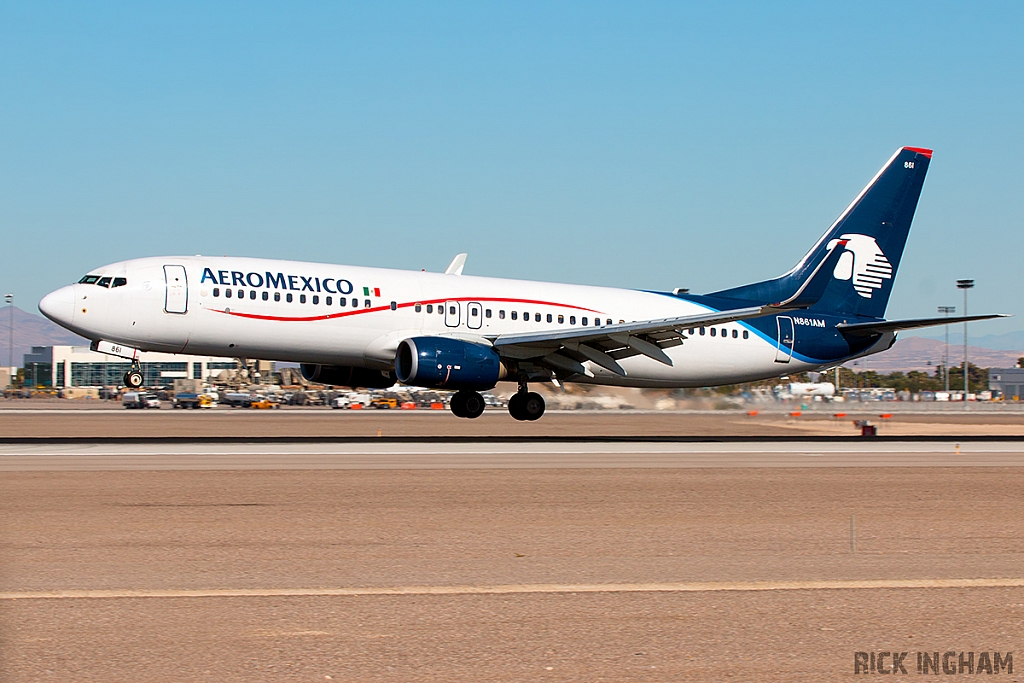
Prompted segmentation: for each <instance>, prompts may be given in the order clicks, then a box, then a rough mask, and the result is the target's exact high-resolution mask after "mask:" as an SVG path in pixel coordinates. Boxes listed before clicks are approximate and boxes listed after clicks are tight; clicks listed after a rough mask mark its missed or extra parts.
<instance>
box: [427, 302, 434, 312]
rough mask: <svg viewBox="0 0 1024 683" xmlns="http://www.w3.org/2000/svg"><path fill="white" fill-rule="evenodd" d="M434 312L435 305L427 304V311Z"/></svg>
mask: <svg viewBox="0 0 1024 683" xmlns="http://www.w3.org/2000/svg"><path fill="white" fill-rule="evenodd" d="M433 312H434V305H433V304H427V313H433Z"/></svg>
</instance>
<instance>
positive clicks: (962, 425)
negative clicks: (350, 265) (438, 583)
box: [0, 401, 1024, 438]
mask: <svg viewBox="0 0 1024 683" xmlns="http://www.w3.org/2000/svg"><path fill="white" fill-rule="evenodd" d="M64 403H69V402H68V401H65V402H64ZM10 405H13V406H17V405H19V403H18V402H17V401H14V402H10ZM971 407H972V408H973V407H974V406H971ZM999 407H1002V406H999ZM1006 408H1007V410H1005V411H1000V410H985V411H943V412H936V413H905V412H893V411H894V409H893V408H891V407H888V406H886V405H885V404H881V403H879V404H868V405H862V406H849V407H834V408H830V409H827V410H818V409H816V410H813V411H800V415H798V416H793V415H790V414H789V413H762V412H759V413H758V414H757V415H748V414H747V412H746V411H740V410H720V411H710V412H700V413H697V412H692V413H673V412H641V411H617V410H606V411H578V412H574V411H566V412H551V413H550V414H545V415H544V417H543V418H541V419H540V420H538V421H536V422H517V421H515V420H513V419H512V418H511V417H509V415H508V413H507V412H505V411H503V410H488V411H486V412H485V413H484V414H483V415H482V416H480V417H479V418H477V419H475V420H465V419H460V418H457V417H455V416H454V415H452V414H451V413H450V412H448V411H432V410H414V411H404V410H400V411H394V410H363V411H352V410H330V409H326V408H312V409H281V410H244V409H229V408H219V409H216V410H172V409H162V410H125V409H112V410H102V409H85V408H82V409H77V410H75V409H67V410H61V409H35V410H18V409H11V408H10V407H9V406H2V405H0V438H2V437H15V438H18V437H39V436H63V437H73V436H77V437H86V438H92V437H104V438H106V437H112V436H152V437H191V436H198V435H203V436H232V437H249V438H262V437H294V436H309V437H328V438H329V437H375V436H377V435H378V434H381V435H383V436H384V437H406V438H408V437H423V436H430V437H448V436H451V437H473V436H478V437H492V436H496V435H497V436H516V437H548V436H563V435H567V434H568V435H575V436H591V437H606V436H621V437H652V436H660V437H665V436H668V437H700V436H709V437H733V436H748V437H772V438H784V437H786V436H803V435H811V436H813V435H817V436H828V437H850V436H856V435H857V434H859V429H857V428H856V427H855V425H854V422H855V421H857V420H869V421H871V422H872V423H873V424H875V425H876V426H877V427H878V432H879V434H880V435H882V436H949V437H967V436H982V435H983V436H1003V437H1022V436H1024V411H1020V410H1017V408H1018V407H1017V406H1006ZM792 412H798V411H792ZM883 415H891V417H882V416H883ZM837 416H839V417H837Z"/></svg>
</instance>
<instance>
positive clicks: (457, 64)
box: [0, 2, 1024, 333]
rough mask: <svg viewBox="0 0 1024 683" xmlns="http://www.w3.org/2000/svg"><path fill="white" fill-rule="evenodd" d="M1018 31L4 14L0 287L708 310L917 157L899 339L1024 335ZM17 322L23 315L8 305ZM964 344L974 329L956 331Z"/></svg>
mask: <svg viewBox="0 0 1024 683" xmlns="http://www.w3.org/2000/svg"><path fill="white" fill-rule="evenodd" d="M1022 29H1024V5H1022V4H1021V3H975V4H967V3H955V4H954V3H949V4H946V3H934V2H930V3H912V2H907V3H891V2H885V3H883V2H877V3H875V2H856V3H849V4H839V3H802V4H801V3H758V4H755V3H695V4H692V5H691V4H685V3H664V4H659V3H618V4H603V3H592V2H591V3H578V4H576V3H549V2H545V3H536V4H529V3H411V4H402V3H365V4H343V3H322V4H309V3H297V2H289V3H279V4H265V3H263V4H261V3H237V4H231V3H196V4H193V5H189V4H188V3H166V4H157V3H149V4H140V3H123V4H116V3H102V2H97V3H42V2H40V3H4V4H3V5H0V226H2V227H0V238H2V244H3V247H4V253H5V254H6V256H7V258H6V259H5V264H4V267H3V269H2V270H0V288H2V289H3V290H4V291H13V292H14V293H15V294H16V295H17V297H18V301H19V303H20V305H21V306H22V307H24V308H28V309H30V310H34V305H35V302H37V301H38V299H39V298H40V297H41V296H42V295H43V294H45V293H46V292H47V291H49V290H51V289H53V288H55V287H57V286H59V285H61V284H65V283H67V282H69V281H72V280H75V279H77V278H78V277H79V276H80V275H81V274H83V273H84V272H86V271H87V270H89V269H90V268H92V267H95V266H98V265H101V264H104V263H109V262H112V261H117V260H121V259H124V258H131V257H136V256H145V255H154V254H164V253H167V254H170V253H185V254H195V253H202V254H238V255H248V256H266V257H282V258H294V259H306V260H319V261H330V262H339V263H354V264H361V265H378V266H393V267H401V268H416V269H418V268H427V269H433V270H442V269H443V268H444V267H445V266H446V265H447V263H448V261H450V260H451V258H452V256H454V254H455V253H457V252H460V251H468V252H469V254H470V256H469V262H468V266H467V271H466V272H467V273H473V274H493V275H499V276H508V277H524V278H530V279H542V280H556V281H566V282H581V283H593V284H605V285H614V286H625V287H636V288H645V289H647V288H658V289H670V288H672V287H676V286H682V287H690V288H691V289H692V290H693V291H698V292H699V291H711V290H714V289H719V288H723V287H727V286H732V285H738V284H741V283H744V282H748V281H754V280H759V279H763V278H766V277H771V276H774V275H777V274H779V273H781V272H783V271H785V270H787V269H788V268H789V267H790V266H791V265H792V264H793V263H795V262H796V260H797V259H798V258H799V257H800V256H801V255H802V254H803V253H804V251H805V250H806V249H807V248H808V247H809V246H810V245H811V244H812V243H813V242H814V241H815V239H816V238H817V237H818V235H819V234H820V233H821V232H823V231H824V230H825V228H826V227H827V226H828V225H829V223H831V222H832V220H834V218H835V217H836V216H837V215H838V214H839V212H840V211H842V209H843V208H844V207H845V206H846V204H847V203H849V201H850V200H851V199H852V198H853V197H854V196H855V195H856V193H857V192H858V191H859V190H860V189H861V187H862V186H863V185H864V184H865V183H866V182H867V181H868V180H869V179H870V178H871V176H872V175H873V174H874V172H875V171H876V170H877V169H878V168H879V167H880V166H881V164H882V163H884V162H885V160H886V159H887V158H888V157H889V156H890V155H891V154H892V152H893V151H894V150H895V149H896V148H897V147H899V146H901V145H912V146H922V147H933V148H934V149H935V157H934V159H933V161H932V165H931V169H930V171H929V177H928V181H927V183H926V185H925V189H924V193H923V195H922V200H921V204H920V206H919V210H918V213H917V218H916V220H915V224H914V230H913V232H912V233H911V237H910V243H909V244H908V247H907V251H906V253H905V255H904V260H903V264H902V266H901V268H900V272H899V277H898V281H897V284H896V289H895V292H894V294H893V298H892V300H891V302H890V306H889V311H888V315H889V316H890V317H909V316H921V315H931V314H933V313H934V312H935V307H936V306H937V305H940V304H955V305H957V307H958V310H959V308H960V305H961V300H960V296H959V292H957V291H956V289H955V287H954V284H953V281H954V280H955V279H956V278H960V277H973V278H975V279H976V280H977V282H978V286H977V288H976V289H975V290H974V291H973V292H972V294H971V297H972V298H971V312H980V311H1000V312H1008V313H1014V314H1016V315H1017V316H1018V317H1017V318H1014V319H1012V320H1010V321H1006V322H994V323H985V324H979V325H977V326H976V327H977V331H978V333H983V332H990V333H999V332H1008V331H1011V330H1019V329H1024V303H1022V297H1021V296H1020V291H1021V288H1020V273H1021V271H1022V266H1021V259H1020V254H1021V247H1022V246H1024V244H1022V242H1024V237H1022V236H1021V235H1022V231H1021V225H1020V223H1021V215H1022V209H1024V199H1022V197H1024V194H1022V192H1021V187H1022V185H1024V182H1022V181H1024V161H1022V160H1024V154H1022V152H1024V149H1022V146H1024V144H1022V127H1024V123H1022V122H1024V87H1022V74H1024V40H1021V35H1022ZM26 304H29V305H26ZM973 329H974V328H973V327H972V330H973Z"/></svg>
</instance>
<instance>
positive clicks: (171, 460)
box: [0, 439, 1024, 472]
mask: <svg viewBox="0 0 1024 683" xmlns="http://www.w3.org/2000/svg"><path fill="white" fill-rule="evenodd" d="M1020 465H1024V441H965V442H963V443H959V442H956V441H937V442H936V441H922V442H913V441H898V442H888V441H880V440H872V439H844V440H836V441H832V442H829V441H821V442H805V441H799V442H792V441H784V440H771V441H764V442H757V443H752V442H744V443H730V442H726V443H715V442H661V441H657V442H655V441H647V442H645V441H641V440H635V441H615V442H608V443H600V442H598V443H591V442H581V443H574V442H564V441H560V442H543V441H541V442H513V443H501V442H472V441H469V442H466V441H461V440H460V441H457V442H453V443H444V442H423V443H415V442H414V443H407V442H398V443H396V442H388V441H385V440H381V442H380V443H373V442H369V443H302V442H299V443H278V442H271V443H263V442H261V441H260V440H258V439H254V440H253V441H252V442H250V443H236V442H229V443H216V442H213V443H210V442H203V443H188V442H185V443H180V442H172V443H162V442H156V443H144V442H128V443H123V444H122V443H102V444H88V443H85V444H83V443H70V444H61V443H42V444H32V443H19V444H0V471H8V472H14V471H35V470H38V471H72V470H310V469H315V470H333V469H341V470H344V469H389V470H393V469H400V470H404V469H441V470H456V469H492V468H499V469H538V468H540V469H549V468H555V469H561V468H573V469H579V468H584V469H589V468H701V467H730V468H732V467H787V468H788V467H1014V466H1020Z"/></svg>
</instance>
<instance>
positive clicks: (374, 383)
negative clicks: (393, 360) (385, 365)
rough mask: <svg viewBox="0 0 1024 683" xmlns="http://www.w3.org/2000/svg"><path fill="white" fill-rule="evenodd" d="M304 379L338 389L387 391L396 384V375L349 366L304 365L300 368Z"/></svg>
mask: <svg viewBox="0 0 1024 683" xmlns="http://www.w3.org/2000/svg"><path fill="white" fill-rule="evenodd" d="M299 369H300V370H301V371H302V378H303V379H305V380H306V381H307V382H319V383H320V384H331V385H334V386H336V387H352V388H353V389H354V388H356V387H365V388H367V389H387V388H388V387H390V386H392V385H393V384H394V383H395V375H394V373H392V372H389V373H387V374H385V373H382V372H381V371H380V370H371V369H370V368H353V367H349V366H347V365H314V364H312V363H303V364H302V365H300V366H299Z"/></svg>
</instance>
